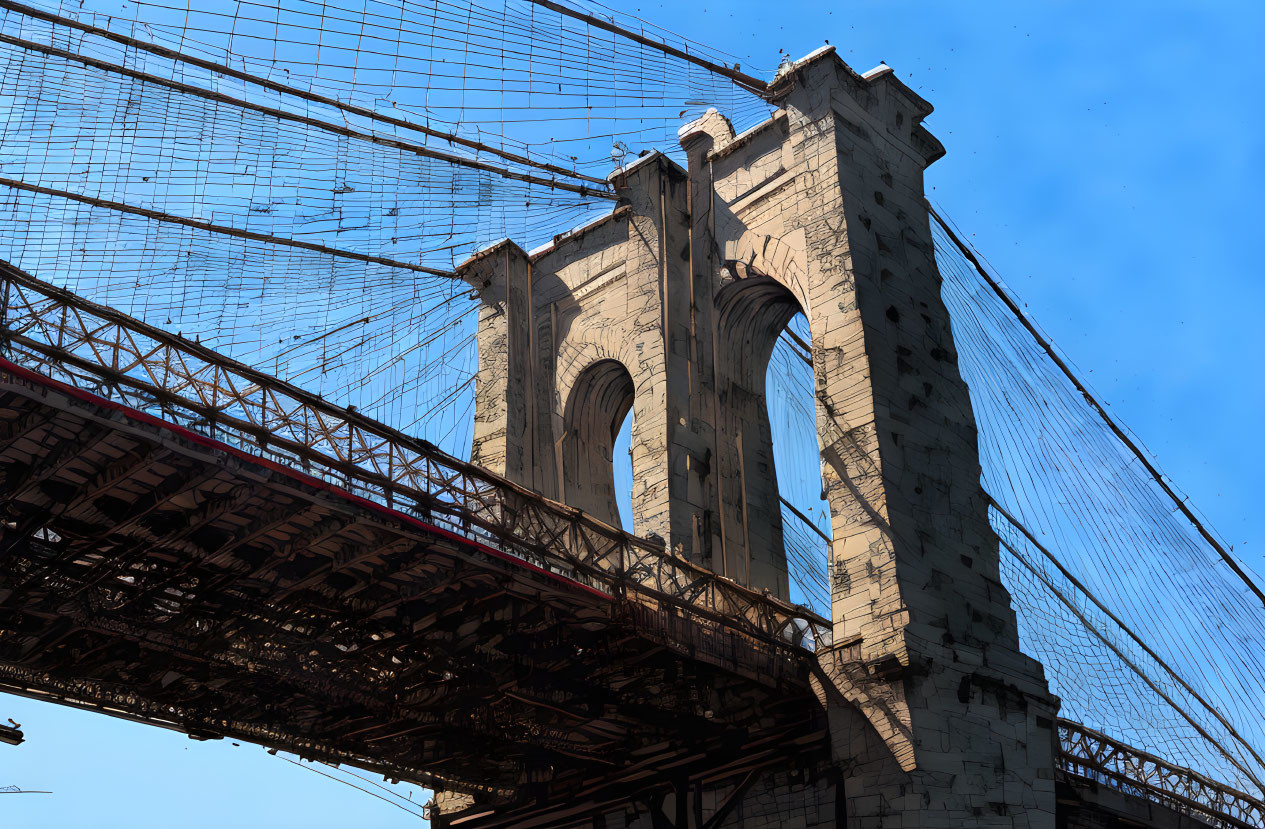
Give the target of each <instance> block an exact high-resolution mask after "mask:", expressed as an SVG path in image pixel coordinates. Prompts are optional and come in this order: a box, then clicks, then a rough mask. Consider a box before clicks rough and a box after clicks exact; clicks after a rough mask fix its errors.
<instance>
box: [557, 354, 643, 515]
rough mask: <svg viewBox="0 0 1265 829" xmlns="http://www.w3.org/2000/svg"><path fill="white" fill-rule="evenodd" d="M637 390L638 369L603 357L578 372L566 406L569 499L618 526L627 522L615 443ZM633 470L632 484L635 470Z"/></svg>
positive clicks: (564, 458) (565, 492)
mask: <svg viewBox="0 0 1265 829" xmlns="http://www.w3.org/2000/svg"><path fill="white" fill-rule="evenodd" d="M634 394H635V389H634V386H633V379H632V375H631V374H629V373H628V369H627V368H625V367H624V365H623V364H622V363H620V362H619V361H618V360H609V359H606V360H598V361H597V362H594V363H592V364H590V365H589V366H587V367H586V368H585V369H584V370H583V371H581V372H580V374H579V375H578V376H577V377H576V380H575V384H574V385H573V386H572V388H571V393H570V396H569V397H568V399H567V404H566V408H565V409H564V411H563V429H564V431H563V435H562V483H563V500H564V501H565V502H566V503H567V504H569V505H570V506H573V507H576V508H578V509H581V510H584V511H585V512H587V513H588V514H589V515H591V516H593V517H594V518H596V519H598V520H599V521H605V522H606V523H608V524H610V525H611V526H614V527H619V526H624V523H623V522H622V521H621V520H620V507H619V499H618V498H617V496H616V488H615V444H616V441H617V440H618V439H619V437H620V432H621V427H623V426H624V422H625V420H628V419H629V418H628V413H629V411H631V409H632V404H633V397H634ZM629 476H630V481H629V488H631V470H629ZM621 477H623V476H622V474H621Z"/></svg>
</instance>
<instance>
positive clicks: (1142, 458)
mask: <svg viewBox="0 0 1265 829" xmlns="http://www.w3.org/2000/svg"><path fill="white" fill-rule="evenodd" d="M927 210H928V211H929V212H930V213H931V217H932V218H934V219H935V220H936V222H937V224H939V225H940V227H941V229H943V230H944V232H945V234H946V235H947V236H948V237H949V238H950V239H951V240H952V241H953V244H954V245H955V246H956V247H957V249H958V250H959V251H960V252H961V253H962V255H963V256H965V257H966V259H967V261H968V262H970V263H971V265H972V267H974V268H975V270H976V271H977V272H978V273H979V275H980V276H981V277H982V278H983V279H984V281H985V282H986V283H987V284H988V287H989V288H991V289H992V291H993V293H995V294H997V296H998V297H999V298H1000V299H1001V301H1002V302H1003V303H1005V305H1006V307H1007V308H1008V309H1009V310H1010V312H1011V313H1012V314H1014V316H1015V318H1016V319H1018V320H1019V322H1020V324H1021V325H1023V327H1024V328H1025V329H1026V330H1027V331H1028V333H1029V334H1030V335H1031V336H1032V338H1033V339H1034V340H1036V342H1037V345H1039V346H1040V347H1041V348H1042V350H1044V351H1045V353H1046V354H1047V355H1048V356H1049V357H1050V359H1051V360H1053V361H1054V364H1055V365H1056V366H1058V368H1059V370H1060V371H1062V372H1063V374H1064V376H1066V377H1067V379H1068V381H1069V382H1071V384H1072V385H1073V386H1074V387H1075V389H1076V390H1077V391H1078V392H1080V394H1081V396H1082V397H1084V398H1085V402H1087V403H1088V404H1089V405H1090V406H1091V407H1092V408H1093V409H1094V411H1095V412H1097V413H1098V415H1099V417H1101V418H1102V419H1103V422H1104V423H1106V425H1107V428H1108V429H1110V430H1111V432H1112V433H1113V434H1114V435H1115V436H1116V437H1117V438H1118V439H1119V440H1120V441H1121V442H1122V443H1123V444H1124V445H1125V446H1126V447H1128V449H1129V451H1130V452H1132V453H1133V455H1134V457H1136V458H1137V459H1138V461H1139V462H1140V463H1141V464H1142V467H1143V468H1144V469H1145V470H1146V471H1147V473H1148V474H1149V475H1150V476H1151V478H1153V479H1154V480H1155V482H1156V483H1157V484H1159V486H1160V488H1161V489H1163V490H1164V492H1165V494H1167V495H1168V496H1169V497H1170V498H1172V499H1173V503H1175V504H1176V505H1177V509H1178V510H1180V511H1181V513H1182V515H1184V516H1186V519H1187V520H1188V521H1190V523H1191V524H1192V525H1193V526H1194V527H1195V529H1196V530H1198V532H1199V534H1200V535H1201V536H1203V538H1204V540H1205V541H1207V542H1208V543H1209V544H1210V545H1211V546H1212V548H1213V549H1214V550H1216V551H1217V553H1218V554H1219V555H1220V556H1221V560H1222V561H1224V562H1225V563H1226V564H1228V565H1229V566H1230V569H1231V570H1232V571H1234V574H1235V575H1236V576H1238V577H1239V578H1240V579H1242V581H1243V583H1244V584H1245V585H1247V587H1248V589H1249V590H1251V591H1252V592H1253V593H1255V594H1256V598H1258V599H1260V601H1261V604H1262V606H1265V591H1262V590H1261V588H1260V587H1258V586H1257V585H1256V583H1255V582H1254V581H1252V579H1251V577H1250V576H1248V574H1247V573H1246V572H1245V571H1244V570H1243V568H1242V567H1241V566H1240V565H1239V563H1238V562H1237V561H1235V560H1234V556H1232V555H1230V553H1229V551H1228V550H1226V548H1225V547H1224V546H1223V545H1222V544H1221V542H1220V541H1218V540H1217V538H1216V536H1215V535H1213V533H1212V531H1211V530H1209V529H1208V528H1207V526H1206V525H1205V524H1204V522H1203V521H1201V520H1200V519H1199V517H1198V516H1197V515H1195V513H1194V511H1193V510H1192V509H1191V508H1190V507H1189V506H1187V505H1186V502H1185V500H1183V499H1182V498H1181V497H1179V496H1178V494H1177V493H1176V492H1175V491H1174V490H1173V488H1172V487H1171V486H1169V484H1168V483H1167V482H1166V481H1165V480H1164V475H1163V473H1161V472H1160V471H1159V470H1158V469H1156V468H1155V465H1154V464H1153V463H1151V461H1150V460H1149V459H1148V457H1147V454H1148V453H1147V452H1145V451H1143V449H1142V447H1140V446H1139V445H1138V444H1137V443H1136V442H1135V441H1134V440H1133V439H1132V438H1130V437H1129V435H1128V433H1126V432H1125V430H1124V428H1123V427H1121V426H1120V424H1119V423H1117V422H1116V420H1115V419H1114V418H1113V417H1112V416H1111V415H1110V414H1108V413H1107V408H1106V407H1105V406H1103V404H1102V403H1101V402H1100V401H1099V400H1098V398H1097V397H1095V396H1094V395H1093V393H1091V392H1090V391H1089V389H1088V387H1086V386H1085V384H1084V383H1082V382H1081V381H1080V379H1079V378H1078V377H1077V376H1076V375H1075V374H1074V373H1073V372H1072V369H1071V367H1070V366H1068V364H1067V363H1066V362H1065V361H1064V360H1063V358H1061V357H1060V356H1059V355H1058V353H1057V352H1056V351H1055V349H1054V345H1053V344H1052V343H1051V342H1050V341H1049V340H1048V339H1046V338H1045V337H1044V336H1042V334H1041V332H1040V331H1038V330H1037V327H1036V326H1035V325H1033V323H1032V321H1031V320H1029V319H1028V316H1027V315H1026V314H1025V313H1024V312H1023V311H1022V310H1020V308H1019V305H1018V304H1017V303H1016V302H1015V300H1014V298H1013V297H1011V296H1010V294H1009V293H1008V292H1007V291H1006V289H1005V288H1003V287H1002V286H1001V284H1000V283H999V282H998V281H997V280H996V279H994V278H993V276H992V275H991V274H990V273H989V272H988V269H987V268H985V267H984V266H983V264H982V263H981V262H980V260H979V257H977V256H976V255H975V252H974V251H973V250H971V248H970V246H968V245H967V244H966V243H965V242H963V241H962V240H961V238H959V237H958V235H957V234H956V233H955V232H954V231H953V228H951V227H950V226H949V223H948V222H946V221H945V220H944V219H942V218H941V217H940V214H939V213H937V212H936V211H935V208H933V207H932V206H931V204H930V203H928V204H927Z"/></svg>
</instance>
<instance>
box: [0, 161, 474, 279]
mask: <svg viewBox="0 0 1265 829" xmlns="http://www.w3.org/2000/svg"><path fill="white" fill-rule="evenodd" d="M0 185H4V186H5V187H10V188H12V189H14V190H25V191H26V192H28V193H39V194H40V195H42V196H56V197H58V198H62V199H67V200H69V201H77V202H80V203H81V204H87V205H90V206H92V207H104V208H106V209H108V210H115V211H117V212H119V213H130V214H132V215H134V216H144V217H145V218H147V219H154V220H156V221H159V222H166V223H169V224H177V225H184V226H185V227H192V228H196V229H197V230H206V231H210V232H211V233H219V234H222V235H225V236H235V237H237V238H238V239H248V240H250V241H252V242H267V243H268V244H271V245H281V246H282V247H289V248H298V249H299V250H310V251H315V252H317V253H324V254H326V255H328V256H337V257H339V258H342V259H354V260H356V261H358V262H369V263H371V264H375V265H387V266H389V267H392V268H403V269H404V270H409V271H416V272H417V273H425V274H430V275H431V276H442V277H445V278H448V279H456V278H457V275H456V274H455V273H453V272H452V271H441V270H439V269H438V268H428V267H426V266H425V265H415V264H413V263H412V262H401V261H400V260H398V259H388V258H386V257H385V256H372V255H370V254H367V253H357V252H355V251H351V250H343V249H342V248H332V247H330V246H329V245H322V244H318V243H316V242H302V241H299V240H298V239H289V238H286V237H284V236H273V235H272V234H268V233H256V232H254V231H251V230H242V229H241V228H238V227H229V226H228V225H217V224H212V223H210V222H203V221H200V220H198V219H187V218H185V217H183V216H175V215H172V214H171V213H163V212H162V211H160V210H150V209H149V208H147V207H136V206H135V205H130V204H124V203H122V202H117V201H108V200H106V199H99V198H96V197H95V196H84V195H81V194H79V193H72V192H70V191H69V190H56V189H54V188H52V187H41V186H39V185H38V184H28V183H26V182H24V181H16V180H14V179H11V178H0Z"/></svg>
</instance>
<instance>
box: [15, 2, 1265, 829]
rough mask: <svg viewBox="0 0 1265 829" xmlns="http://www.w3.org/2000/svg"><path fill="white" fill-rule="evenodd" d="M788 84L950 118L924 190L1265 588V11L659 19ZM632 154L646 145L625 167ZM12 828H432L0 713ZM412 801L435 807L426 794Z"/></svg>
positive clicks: (34, 708) (122, 738)
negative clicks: (805, 78) (859, 78)
mask: <svg viewBox="0 0 1265 829" xmlns="http://www.w3.org/2000/svg"><path fill="white" fill-rule="evenodd" d="M620 8H621V10H628V11H632V12H634V13H638V14H640V15H641V16H643V17H645V18H647V19H649V20H652V21H654V22H656V23H659V24H661V25H664V26H667V27H669V28H672V29H674V30H676V31H677V32H679V33H681V34H684V35H687V36H689V37H691V38H694V39H697V40H700V41H703V42H706V43H709V44H711V45H713V46H716V47H718V48H723V49H725V50H726V51H729V52H732V53H734V54H736V55H738V56H739V57H740V59H741V60H742V61H743V63H744V66H753V65H754V66H760V67H763V68H768V69H771V68H772V67H774V66H775V65H776V64H777V62H778V50H779V49H783V50H785V51H786V52H788V53H789V54H790V55H791V56H792V57H798V56H800V55H802V54H804V53H807V52H809V51H811V50H812V49H814V48H816V47H817V46H819V45H821V43H822V40H823V38H825V39H828V40H829V41H830V43H831V44H833V45H835V46H836V47H837V49H838V51H839V53H840V55H841V56H842V57H843V58H844V59H845V60H847V61H848V62H849V63H851V64H852V65H853V66H854V67H855V68H857V69H859V70H865V69H868V68H870V67H872V66H874V65H876V64H878V63H879V62H880V61H883V62H886V63H887V64H889V65H890V66H892V67H894V68H895V70H896V71H897V72H898V73H899V75H900V77H901V78H902V79H904V80H905V81H906V82H907V83H909V85H910V86H911V87H913V88H914V89H915V90H917V91H919V92H920V93H921V94H923V95H924V97H926V98H927V99H928V100H930V101H931V102H932V103H933V104H934V105H935V107H936V112H935V114H934V115H932V116H931V118H930V119H929V120H928V126H929V127H930V129H931V130H932V131H933V132H934V133H935V134H936V135H937V136H938V137H939V138H940V139H941V141H942V142H943V143H944V144H945V146H946V147H947V149H948V155H947V156H946V157H945V158H944V159H942V160H941V161H939V162H937V163H936V164H935V165H934V166H933V167H932V168H931V170H930V172H929V174H928V180H927V183H928V194H929V195H930V196H931V197H932V199H933V200H935V201H936V202H937V203H938V204H940V205H942V206H943V207H944V209H945V210H946V212H947V213H948V214H949V215H950V216H952V218H953V219H955V220H956V222H957V223H958V224H959V226H961V227H962V228H963V229H965V230H966V231H967V233H968V234H971V241H972V242H973V243H974V244H975V245H976V246H977V247H978V248H979V249H980V250H981V251H982V252H983V253H984V254H985V255H986V256H987V257H988V259H989V260H990V261H991V263H992V264H993V265H994V266H995V267H996V269H997V270H998V271H999V272H1000V273H1001V275H1002V276H1003V277H1004V278H1005V280H1006V281H1007V283H1008V284H1009V286H1010V287H1011V289H1012V290H1013V291H1014V292H1015V293H1016V294H1018V295H1019V297H1020V298H1021V299H1022V300H1023V302H1024V303H1026V306H1027V310H1028V311H1029V312H1030V313H1031V314H1032V315H1033V316H1034V317H1035V318H1036V319H1037V320H1038V321H1039V322H1040V324H1041V325H1042V326H1043V327H1044V329H1045V330H1046V331H1047V332H1048V333H1049V334H1050V335H1051V336H1052V337H1053V339H1054V340H1055V342H1056V343H1057V344H1058V345H1059V346H1060V347H1061V348H1062V350H1063V352H1064V353H1065V354H1067V355H1068V356H1069V357H1070V358H1071V359H1072V361H1073V362H1074V363H1075V364H1076V366H1077V367H1078V368H1079V370H1080V372H1081V374H1082V376H1083V377H1085V378H1086V379H1088V380H1089V382H1090V383H1091V384H1092V385H1093V386H1094V388H1095V389H1096V390H1097V391H1098V392H1099V393H1100V394H1101V396H1102V397H1103V398H1104V399H1105V400H1107V401H1109V402H1110V403H1111V409H1112V411H1113V412H1114V413H1115V414H1116V415H1117V416H1118V417H1119V418H1120V419H1121V420H1123V421H1124V422H1125V423H1126V424H1128V425H1129V426H1130V427H1131V428H1132V429H1133V431H1134V432H1135V433H1136V434H1138V435H1139V436H1140V437H1141V438H1142V440H1143V441H1144V442H1145V444H1146V445H1147V446H1148V447H1149V448H1150V449H1151V450H1152V451H1153V452H1154V453H1155V455H1156V456H1158V458H1159V460H1160V464H1161V467H1162V468H1163V469H1164V470H1165V471H1166V472H1167V473H1168V474H1169V475H1170V476H1171V477H1172V478H1173V479H1174V480H1175V481H1176V482H1177V483H1178V484H1179V485H1180V487H1181V488H1182V489H1183V490H1184V491H1185V492H1186V493H1187V494H1188V495H1189V496H1190V498H1191V501H1192V502H1193V503H1194V504H1195V505H1196V506H1197V507H1198V508H1199V509H1200V510H1201V511H1202V512H1203V513H1204V514H1205V515H1206V516H1207V517H1208V518H1209V520H1210V522H1211V523H1212V525H1213V526H1215V527H1216V528H1217V529H1218V530H1219V531H1220V532H1221V534H1222V535H1223V536H1224V537H1225V538H1226V539H1227V540H1228V541H1229V542H1230V543H1231V544H1233V545H1234V548H1235V551H1236V553H1238V554H1239V555H1240V556H1241V558H1242V559H1243V560H1245V561H1246V562H1247V563H1248V564H1249V565H1250V566H1252V567H1254V568H1255V569H1256V571H1257V572H1258V573H1259V572H1263V571H1265V518H1263V517H1262V513H1261V511H1260V510H1259V508H1258V507H1257V505H1256V504H1255V503H1253V501H1254V499H1255V498H1256V497H1257V496H1259V495H1260V493H1262V492H1265V436H1263V435H1262V429H1261V428H1260V427H1261V425H1262V416H1261V412H1262V408H1263V404H1265V391H1263V390H1262V383H1261V379H1262V372H1261V371H1260V369H1259V368H1258V365H1257V361H1258V360H1259V359H1260V358H1261V357H1262V356H1265V325H1262V323H1261V321H1260V319H1259V316H1260V314H1261V309H1262V308H1265V280H1262V276H1265V273H1263V272H1262V271H1263V270H1265V269H1263V268H1262V265H1261V259H1260V256H1259V252H1258V247H1259V245H1260V240H1261V239H1262V232H1261V227H1262V224H1263V220H1265V215H1262V214H1263V210H1262V207H1261V205H1260V200H1259V192H1260V189H1261V185H1262V184H1263V183H1265V161H1263V160H1262V159H1265V152H1263V151H1265V146H1262V144H1265V123H1263V121H1265V115H1262V113H1261V107H1260V106H1259V103H1258V101H1259V99H1260V97H1261V87H1262V81H1265V54H1263V53H1262V51H1261V50H1260V48H1259V43H1260V42H1261V40H1262V37H1263V36H1265V5H1262V4H1259V3H1233V2H1220V3H1218V2H1198V3H1196V2H1190V3H1163V2H1159V3H1157V2H1148V3H1141V2H1138V3H1128V2H1120V3H1102V2H1099V3H1074V2H1058V3H1055V2H1049V3H1044V2H1028V3H982V2H981V3H966V2H963V3H943V2H934V3H933V2H883V3H880V2H866V3H838V4H833V5H826V4H814V3H792V2H783V3H778V4H769V3H751V2H747V0H736V2H727V3H725V4H723V5H722V4H719V3H716V4H713V3H710V2H703V3H696V4H690V5H689V6H685V5H684V4H678V3H642V4H639V5H630V6H623V5H621V6H620ZM634 149H638V148H634ZM5 717H12V718H14V719H15V720H18V721H19V722H22V723H23V727H24V730H25V731H26V732H27V734H28V737H29V742H28V743H27V744H25V745H23V746H21V747H18V748H11V747H7V746H0V786H3V785H10V784H16V785H20V786H22V787H24V788H32V789H51V790H53V791H54V794H53V795H2V794H0V822H3V823H4V825H12V826H23V827H60V826H69V825H89V826H95V827H114V826H118V827H123V826H127V827H131V828H132V829H148V827H159V826H162V827H169V826H172V825H179V826H189V827H201V826H206V827H211V826H215V827H223V826H247V827H251V826H268V827H274V828H276V829H285V827H289V826H296V827H297V826H303V827H308V828H309V829H317V828H318V827H323V826H331V827H332V826H340V827H341V826H348V825H351V826H359V825H372V826H378V827H392V826H397V825H398V826H406V825H416V824H417V822H418V821H416V819H414V818H411V817H409V816H408V815H406V814H405V813H404V812H402V811H400V810H398V809H396V808H394V807H392V806H390V805H387V804H386V803H383V802H381V801H378V800H375V799H374V798H372V797H370V796H368V795H365V794H362V793H359V792H356V791H354V790H352V789H350V788H348V787H347V786H343V785H339V784H337V783H334V782H332V781H329V780H327V779H324V778H321V777H319V776H317V775H316V774H313V773H311V772H309V771H303V770H300V769H298V768H296V767H294V766H292V765H290V764H288V763H286V762H284V761H283V760H282V759H280V758H277V757H271V756H268V755H267V754H265V753H264V751H263V750H262V749H260V748H258V747H254V746H250V745H241V746H237V747H235V746H233V745H232V744H231V743H230V742H228V741H220V742H215V743H198V742H193V741H190V740H188V739H187V738H185V737H183V736H180V735H177V734H173V733H168V732H163V731H160V730H158V729H153V728H146V727H144V726H138V725H132V724H127V723H123V722H120V721H116V720H111V719H109V718H105V717H101V716H95V715H90V714H85V713H80V712H70V711H66V710H64V709H54V708H51V707H49V706H45V705H39V704H35V703H31V702H28V701H25V700H20V699H17V698H13V697H0V721H2V720H3V719H4V718H5ZM413 791H414V797H417V796H418V794H417V792H416V790H415V789H414V790H413Z"/></svg>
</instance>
